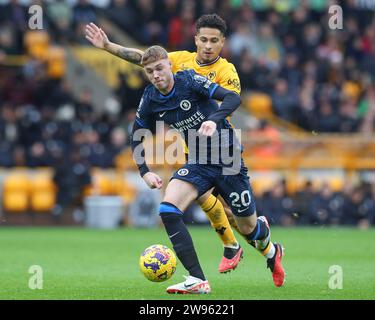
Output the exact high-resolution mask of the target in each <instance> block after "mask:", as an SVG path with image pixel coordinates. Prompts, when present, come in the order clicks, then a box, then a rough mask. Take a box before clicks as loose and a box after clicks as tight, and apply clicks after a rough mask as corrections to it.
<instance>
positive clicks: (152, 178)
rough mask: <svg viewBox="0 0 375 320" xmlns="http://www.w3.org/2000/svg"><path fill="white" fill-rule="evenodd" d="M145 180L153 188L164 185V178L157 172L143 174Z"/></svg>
mask: <svg viewBox="0 0 375 320" xmlns="http://www.w3.org/2000/svg"><path fill="white" fill-rule="evenodd" d="M143 180H144V181H145V182H146V184H147V185H148V186H149V187H150V188H151V189H155V188H157V189H160V188H161V187H162V186H163V180H162V179H161V178H160V177H159V176H158V175H157V174H156V173H153V172H147V173H146V174H145V175H144V176H143Z"/></svg>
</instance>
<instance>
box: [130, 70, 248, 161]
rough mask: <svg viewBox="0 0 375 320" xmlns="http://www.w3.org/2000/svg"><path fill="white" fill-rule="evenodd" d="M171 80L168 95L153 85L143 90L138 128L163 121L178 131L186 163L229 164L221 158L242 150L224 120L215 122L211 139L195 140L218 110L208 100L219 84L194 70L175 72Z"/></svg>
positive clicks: (215, 103)
mask: <svg viewBox="0 0 375 320" xmlns="http://www.w3.org/2000/svg"><path fill="white" fill-rule="evenodd" d="M174 80H175V84H174V87H173V89H172V91H171V92H170V93H169V94H168V95H163V94H162V93H161V92H160V91H159V90H158V89H157V88H155V87H154V86H153V85H149V86H147V87H146V88H145V91H144V93H143V96H142V99H141V101H140V104H139V107H138V110H137V114H136V122H137V123H138V125H139V126H141V127H143V128H147V129H150V130H153V128H155V123H156V121H163V122H165V123H166V124H168V125H169V126H170V127H171V128H174V129H176V130H178V131H179V132H180V133H181V134H182V136H183V138H184V140H185V143H186V145H187V146H188V148H189V160H188V162H189V163H201V164H213V165H220V166H223V165H224V166H229V165H231V164H229V163H227V162H228V161H227V159H224V158H223V157H222V155H229V156H232V155H233V154H234V153H235V154H238V152H237V153H236V151H238V150H240V152H239V154H240V153H241V150H242V147H241V145H240V143H239V141H238V140H237V138H236V136H235V134H234V130H233V128H232V126H231V125H230V124H229V122H228V121H227V120H226V119H224V120H222V121H220V122H219V123H217V134H215V135H214V136H212V137H198V134H197V131H198V129H199V128H200V126H201V124H202V122H204V121H207V117H208V116H209V115H210V114H212V113H213V112H215V111H216V110H218V108H219V105H218V103H217V102H216V101H215V100H214V99H211V97H212V95H213V94H214V92H215V90H216V89H217V87H218V85H217V84H216V83H213V82H211V81H210V80H208V79H207V78H206V77H204V76H201V75H199V74H197V73H195V71H194V70H185V71H180V72H177V73H176V74H175V75H174ZM223 149H225V150H223ZM234 149H236V150H234Z"/></svg>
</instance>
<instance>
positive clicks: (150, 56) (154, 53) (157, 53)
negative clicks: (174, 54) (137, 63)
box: [141, 46, 168, 66]
mask: <svg viewBox="0 0 375 320" xmlns="http://www.w3.org/2000/svg"><path fill="white" fill-rule="evenodd" d="M162 59H168V52H167V51H166V50H165V49H164V48H163V47H161V46H152V47H150V48H148V49H146V51H145V52H144V54H143V56H142V60H141V64H142V66H145V65H147V64H149V63H152V62H155V61H158V60H162Z"/></svg>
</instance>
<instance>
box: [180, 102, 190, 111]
mask: <svg viewBox="0 0 375 320" xmlns="http://www.w3.org/2000/svg"><path fill="white" fill-rule="evenodd" d="M180 107H181V109H182V110H184V111H188V110H190V108H191V103H190V101H189V100H182V101H181V102H180Z"/></svg>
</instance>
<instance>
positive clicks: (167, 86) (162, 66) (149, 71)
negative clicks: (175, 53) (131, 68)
mask: <svg viewBox="0 0 375 320" xmlns="http://www.w3.org/2000/svg"><path fill="white" fill-rule="evenodd" d="M144 69H145V72H146V76H147V78H148V80H150V82H151V83H152V84H153V85H154V86H155V87H156V88H157V89H158V90H159V91H160V92H161V93H163V94H166V93H168V92H169V91H171V90H172V88H173V84H174V81H173V73H172V67H171V63H170V61H169V60H168V59H162V60H158V61H155V62H152V63H149V64H147V65H146V66H145V67H144Z"/></svg>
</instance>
